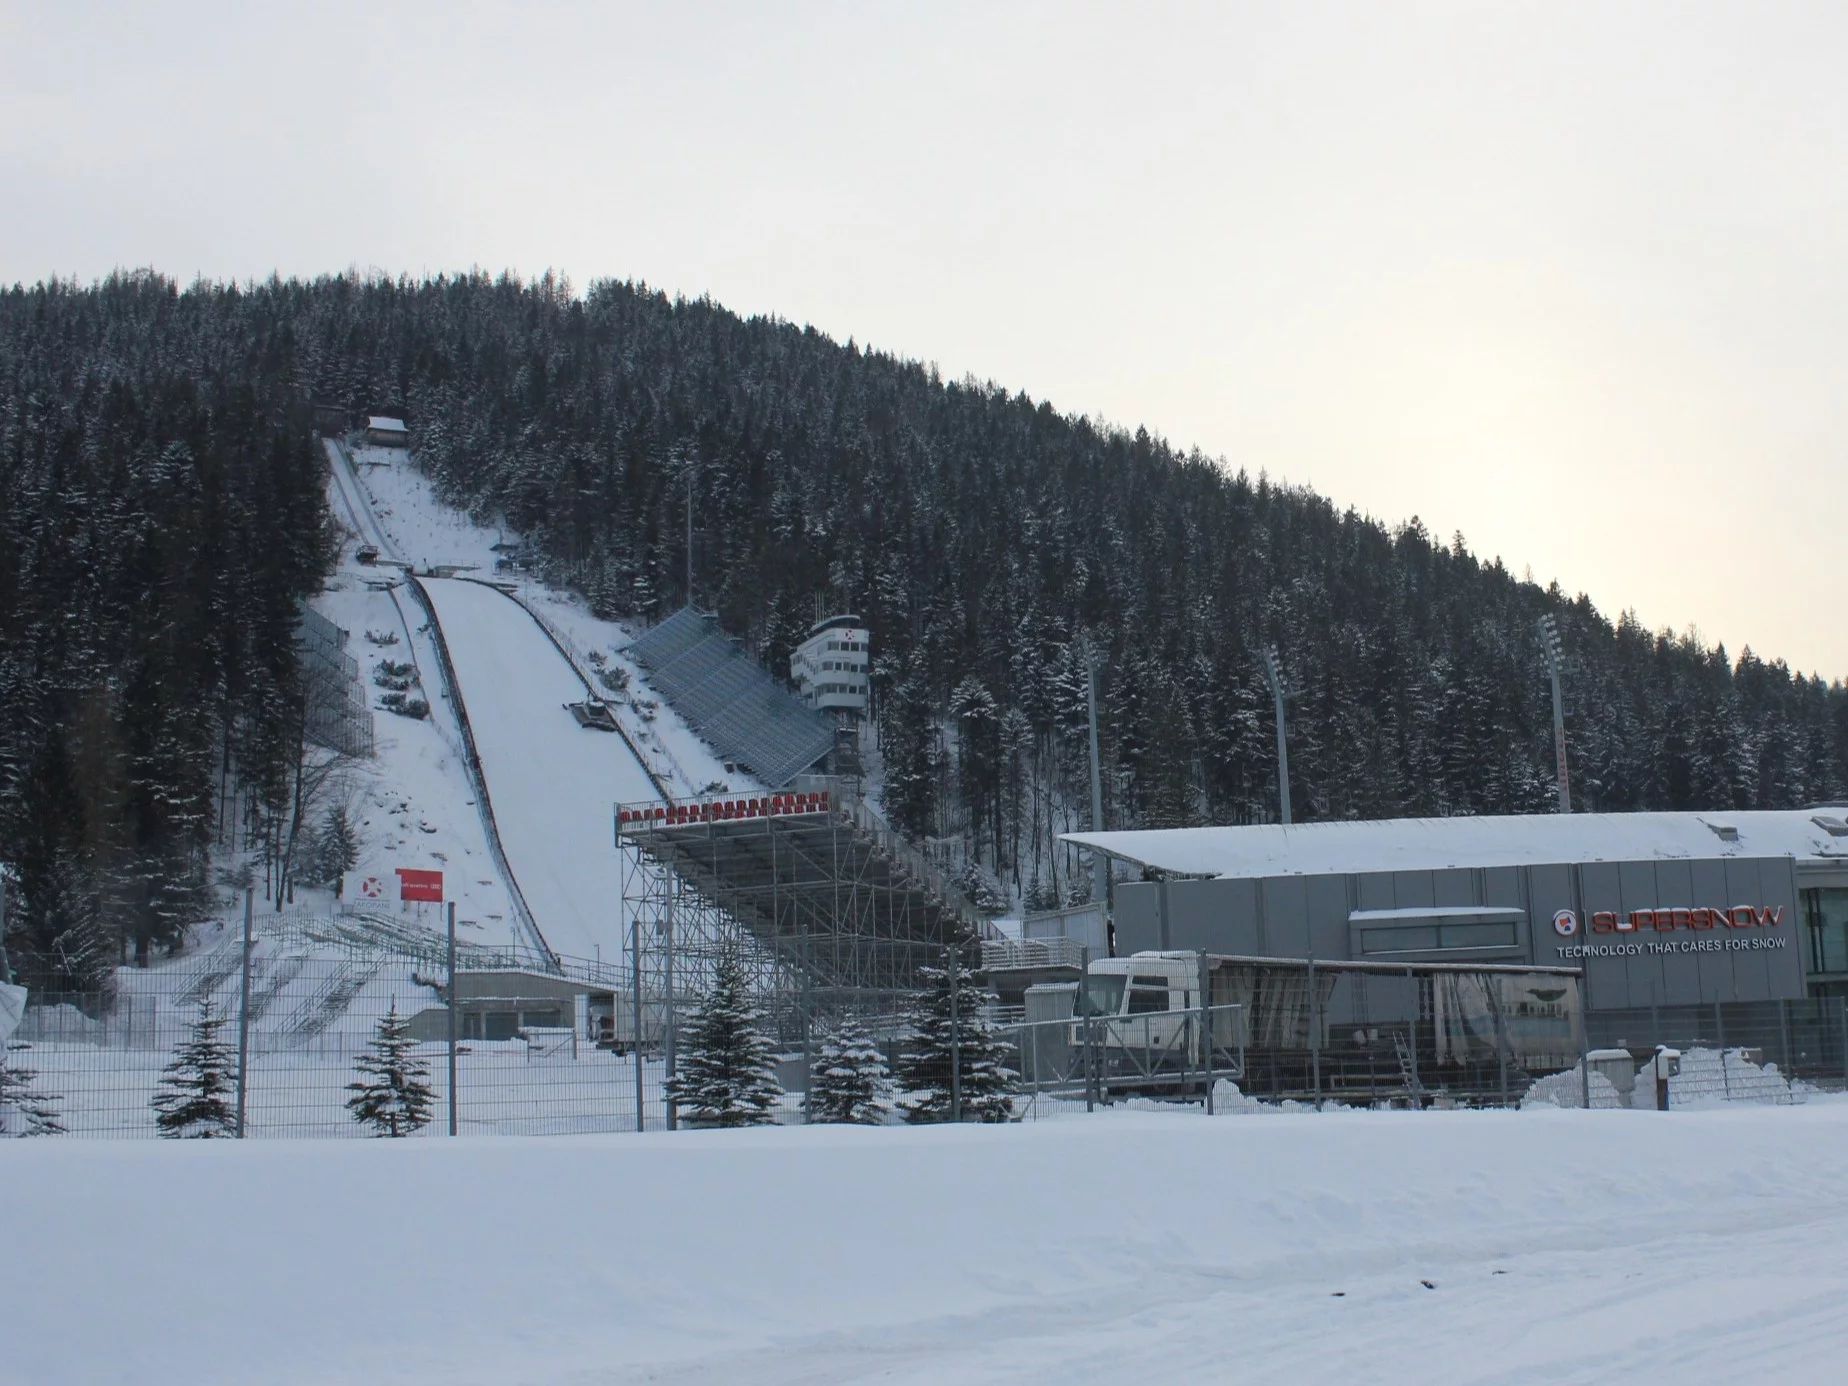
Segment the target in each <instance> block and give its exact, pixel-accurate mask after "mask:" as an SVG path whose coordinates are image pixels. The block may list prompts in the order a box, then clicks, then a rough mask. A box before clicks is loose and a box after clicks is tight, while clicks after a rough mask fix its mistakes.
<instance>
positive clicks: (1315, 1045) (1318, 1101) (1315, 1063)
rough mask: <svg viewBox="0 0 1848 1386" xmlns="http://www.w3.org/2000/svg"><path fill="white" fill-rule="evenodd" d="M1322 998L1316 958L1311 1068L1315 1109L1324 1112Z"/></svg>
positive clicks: (1311, 986) (1311, 978)
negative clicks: (1316, 987)
mask: <svg viewBox="0 0 1848 1386" xmlns="http://www.w3.org/2000/svg"><path fill="white" fill-rule="evenodd" d="M1321 1012H1322V998H1321V994H1320V993H1319V992H1317V991H1316V989H1315V958H1314V957H1313V956H1311V957H1310V959H1309V1066H1310V1067H1311V1068H1312V1069H1313V1070H1314V1072H1315V1109H1316V1110H1317V1111H1318V1112H1319V1111H1321V1110H1322V1014H1321Z"/></svg>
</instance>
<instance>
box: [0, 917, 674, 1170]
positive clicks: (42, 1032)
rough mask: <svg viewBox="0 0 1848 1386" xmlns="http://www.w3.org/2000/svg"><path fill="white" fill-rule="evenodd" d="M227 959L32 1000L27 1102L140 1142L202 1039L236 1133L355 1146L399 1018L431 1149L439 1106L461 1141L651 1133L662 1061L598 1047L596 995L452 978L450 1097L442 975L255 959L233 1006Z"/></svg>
mask: <svg viewBox="0 0 1848 1386" xmlns="http://www.w3.org/2000/svg"><path fill="white" fill-rule="evenodd" d="M237 952H238V950H236V949H233V950H232V951H231V954H230V957H229V959H227V958H226V956H225V953H224V952H223V950H215V951H214V952H212V953H208V954H207V955H205V957H203V958H202V959H200V960H199V961H198V963H197V964H196V965H195V966H194V967H193V968H190V969H172V970H163V971H160V972H155V973H151V974H149V975H147V976H146V977H145V978H134V977H129V978H125V979H124V982H123V990H122V991H121V992H119V993H118V994H117V995H116V996H114V997H112V998H106V997H103V996H100V995H70V996H50V995H41V996H35V997H32V998H31V999H30V1001H29V1004H28V1006H27V1008H26V1012H25V1015H24V1018H23V1020H22V1022H21V1024H20V1026H19V1028H18V1030H17V1031H16V1032H15V1034H14V1036H13V1039H12V1041H11V1043H10V1044H9V1045H8V1052H7V1054H6V1061H7V1064H8V1067H9V1068H11V1069H12V1070H13V1072H14V1073H15V1074H16V1075H18V1074H21V1073H28V1074H30V1075H31V1077H30V1079H29V1083H30V1087H31V1089H32V1090H33V1091H35V1092H36V1093H37V1094H39V1095H40V1097H41V1098H42V1099H44V1103H45V1104H48V1105H49V1107H50V1109H51V1110H53V1111H54V1112H55V1113H56V1118H57V1122H58V1124H59V1125H60V1126H62V1127H63V1128H64V1130H66V1131H68V1132H70V1133H72V1134H76V1135H89V1136H154V1135H158V1134H160V1133H159V1131H158V1129H157V1126H156V1122H155V1113H156V1109H155V1105H154V1104H155V1099H156V1097H157V1095H158V1094H159V1093H160V1092H161V1091H162V1085H163V1078H164V1077H165V1075H166V1072H167V1070H168V1068H169V1066H170V1065H172V1064H173V1063H174V1062H175V1060H176V1058H178V1057H179V1055H180V1053H181V1050H182V1048H183V1047H184V1046H186V1045H187V1044H188V1043H189V1041H192V1040H194V1039H196V1038H198V1037H199V1035H200V1028H201V1025H202V1023H203V1024H204V1025H206V1026H209V1027H210V1029H211V1033H212V1037H213V1039H214V1040H215V1041H216V1043H217V1045H218V1046H219V1051H218V1052H219V1055H220V1059H219V1063H220V1067H221V1068H222V1070H223V1072H224V1075H225V1081H226V1083H227V1093H226V1098H225V1101H226V1105H227V1107H232V1106H234V1105H235V1103H236V1100H237V1099H236V1089H237V1087H238V1085H239V1084H238V1079H239V1073H240V1070H241V1073H242V1087H243V1107H244V1113H245V1116H244V1122H245V1131H246V1134H248V1135H250V1136H302V1137H335V1136H361V1135H365V1134H368V1132H367V1130H366V1128H365V1127H363V1126H362V1125H361V1124H360V1123H359V1122H358V1121H357V1120H356V1119H355V1118H354V1115H353V1113H352V1112H351V1111H350V1110H349V1109H348V1105H347V1104H348V1101H349V1099H350V1098H351V1097H352V1095H353V1094H352V1092H351V1090H350V1085H352V1084H353V1083H355V1082H357V1081H359V1079H360V1076H361V1075H360V1074H359V1072H358V1069H357V1068H356V1065H357V1064H358V1062H359V1061H360V1060H361V1059H362V1058H363V1057H364V1056H366V1055H368V1054H370V1053H372V1052H373V1050H374V1045H375V1043H376V1042H377V1040H378V1036H379V1031H380V1025H381V1022H382V1021H384V1020H385V1019H386V1017H387V1016H388V1015H390V1014H391V1013H393V1012H394V1011H395V1012H396V1014H397V1015H398V1016H399V1017H400V1018H401V1019H403V1020H404V1021H405V1022H406V1023H407V1024H408V1027H409V1038H410V1040H411V1048H410V1057H411V1061H412V1062H413V1063H414V1064H416V1065H417V1066H418V1067H420V1068H421V1070H422V1077H423V1080H424V1081H425V1082H426V1083H427V1085H428V1087H429V1089H430V1090H431V1100H430V1102H429V1104H428V1106H429V1117H430V1121H429V1125H428V1126H427V1128H425V1129H426V1130H428V1131H429V1132H430V1133H432V1134H438V1133H442V1132H445V1131H447V1130H448V1125H449V1113H450V1106H451V1094H452V1091H453V1095H454V1112H455V1121H456V1127H457V1129H458V1130H459V1131H460V1132H464V1133H468V1132H499V1133H534V1134H537V1133H547V1132H565V1131H611V1130H633V1129H635V1128H636V1126H637V1112H638V1106H639V1110H640V1112H641V1115H642V1118H643V1124H645V1125H650V1126H658V1125H660V1124H661V1123H662V1122H663V1121H664V1119H665V1109H664V1106H663V1099H662V1094H661V1083H662V1079H663V1073H662V1061H661V1058H660V1057H659V1056H658V1055H643V1056H641V1058H640V1060H639V1063H640V1072H639V1073H638V1071H637V1064H638V1058H637V1055H636V1054H635V1053H634V1052H633V1047H632V1046H628V1045H624V1044H621V1043H619V1042H612V1038H611V1035H610V1026H609V1025H608V1024H607V1023H606V1018H607V1017H610V1015H611V1012H612V1010H613V1007H610V1006H608V1005H605V1004H600V1003H599V1002H598V1001H597V996H598V993H597V992H595V991H588V990H576V991H574V990H573V987H572V984H571V983H569V982H567V981H565V980H564V979H559V978H554V977H548V976H546V975H545V974H542V973H538V972H536V971H522V970H513V969H498V968H476V969H473V970H470V969H462V968H459V969H458V972H457V974H456V982H455V986H456V993H457V997H458V1005H457V1010H458V1015H457V1020H458V1027H457V1028H458V1035H457V1041H456V1045H455V1056H454V1068H453V1072H454V1074H455V1085H454V1088H453V1090H452V1089H451V1086H450V1073H451V1071H452V1070H451V1063H450V1045H449V1042H448V1031H449V1009H448V1007H447V1005H446V1004H445V1002H444V1000H443V993H444V990H445V989H446V987H447V984H448V979H447V977H446V976H445V975H444V974H443V973H440V972H439V973H437V974H436V975H435V976H431V975H430V974H429V973H427V972H425V971H422V970H420V969H419V968H418V966H417V965H416V964H414V963H409V962H405V961H402V960H398V959H391V958H383V957H376V956H375V957H372V958H366V957H362V956H355V957H353V958H350V959H341V958H334V957H326V956H321V957H288V956H278V955H268V954H266V953H264V952H263V951H261V950H257V951H256V952H255V954H254V956H253V959H252V968H251V977H250V985H249V991H248V1005H247V1006H246V1005H244V1004H243V996H244V994H245V993H244V990H243V986H242V978H241V973H240V970H239V969H238V967H237V966H236V964H237V962H238V957H237ZM470 961H471V962H473V961H475V960H470ZM227 963H228V966H227ZM131 988H132V989H131ZM240 1022H242V1023H240ZM240 1032H241V1038H242V1042H241V1043H240ZM599 1040H601V1043H600V1042H599ZM240 1053H241V1057H240Z"/></svg>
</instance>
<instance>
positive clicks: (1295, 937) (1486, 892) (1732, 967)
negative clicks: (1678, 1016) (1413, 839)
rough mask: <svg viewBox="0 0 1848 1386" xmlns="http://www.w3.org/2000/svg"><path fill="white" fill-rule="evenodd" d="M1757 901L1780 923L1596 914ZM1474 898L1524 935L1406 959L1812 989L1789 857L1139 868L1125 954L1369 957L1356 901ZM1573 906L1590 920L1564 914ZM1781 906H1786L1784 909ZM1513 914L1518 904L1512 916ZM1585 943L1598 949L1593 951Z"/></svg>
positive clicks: (1653, 990) (1616, 994)
mask: <svg viewBox="0 0 1848 1386" xmlns="http://www.w3.org/2000/svg"><path fill="white" fill-rule="evenodd" d="M1738 905H1749V906H1751V907H1752V908H1753V909H1755V910H1764V909H1769V910H1771V911H1772V912H1773V914H1774V915H1776V916H1777V917H1778V921H1779V922H1777V923H1776V924H1774V925H1771V926H1769V927H1753V928H1750V929H1730V928H1726V927H1724V926H1721V927H1717V928H1704V929H1696V928H1691V927H1687V925H1686V923H1685V922H1684V923H1683V924H1682V926H1681V927H1673V928H1664V929H1656V928H1653V927H1649V926H1645V927H1644V928H1643V929H1641V930H1637V931H1625V932H1608V933H1607V932H1598V931H1596V930H1595V929H1594V925H1593V916H1594V915H1596V914H1599V913H1604V912H1609V913H1611V914H1614V915H1616V916H1617V917H1618V918H1620V919H1625V920H1627V919H1628V918H1629V917H1630V916H1631V915H1633V914H1634V913H1635V912H1637V911H1654V910H1656V909H1658V908H1660V909H1664V910H1668V909H1677V908H1678V909H1682V910H1688V909H1694V908H1713V909H1731V908H1732V907H1734V906H1738ZM1471 906H1481V907H1486V908H1491V909H1495V908H1499V909H1502V910H1514V911H1518V914H1516V915H1515V916H1514V925H1515V935H1514V940H1515V941H1514V944H1513V946H1511V947H1509V948H1506V949H1497V950H1494V951H1484V952H1478V953H1471V954H1456V953H1449V952H1445V951H1442V950H1433V951H1429V952H1422V953H1403V954H1395V955H1394V960H1395V961H1406V962H1413V961H1424V962H1439V961H1462V960H1474V961H1480V962H1485V963H1511V964H1520V963H1533V964H1538V965H1541V966H1547V967H1583V968H1585V970H1586V974H1587V976H1586V992H1587V994H1588V1000H1589V1004H1590V1005H1591V1006H1592V1007H1593V1008H1594V1009H1599V1010H1604V1009H1610V1008H1613V1007H1622V1006H1649V1005H1679V1004H1685V1003H1690V1002H1701V1001H1758V1000H1768V999H1776V998H1780V997H1800V996H1802V995H1803V994H1804V967H1803V957H1804V951H1803V950H1804V941H1803V935H1802V917H1801V912H1800V911H1799V909H1798V904H1797V878H1796V866H1795V863H1794V862H1793V861H1792V859H1791V858H1789V857H1765V858H1741V857H1726V858H1720V857H1715V858H1707V859H1689V860H1682V861H1642V862H1560V863H1554V864H1548V865H1540V866H1524V867H1498V868H1488V869H1482V868H1468V869H1455V868H1451V869H1438V870H1429V871H1394V872H1377V873H1360V872H1356V873H1348V874H1339V875H1326V876H1302V875H1297V876H1270V877H1265V878H1262V879H1255V880H1208V881H1197V880H1195V881H1170V882H1162V883H1155V882H1138V883H1133V884H1125V885H1119V886H1118V887H1117V888H1116V916H1115V918H1116V943H1117V953H1118V954H1119V955H1123V954H1128V953H1133V952H1136V951H1137V950H1139V949H1145V948H1196V949H1205V950H1207V951H1208V952H1214V953H1244V954H1255V955H1258V956H1274V957H1297V958H1300V957H1307V956H1314V957H1317V958H1327V959H1331V960H1336V959H1340V960H1349V959H1357V958H1359V957H1360V956H1361V955H1360V953H1359V952H1358V939H1357V938H1356V936H1355V935H1356V931H1355V930H1354V929H1353V928H1351V927H1350V922H1349V916H1350V915H1351V914H1352V913H1353V912H1354V911H1356V910H1406V909H1411V908H1416V907H1424V908H1430V907H1449V908H1451V909H1453V910H1454V909H1462V908H1466V907H1471ZM1561 910H1570V911H1572V913H1573V916H1574V918H1575V919H1576V920H1577V922H1578V928H1577V932H1576V933H1573V934H1568V935H1562V934H1560V933H1559V932H1557V931H1556V929H1555V927H1554V916H1555V915H1556V914H1557V913H1558V912H1559V911H1561ZM1780 912H1781V913H1780ZM1502 918H1506V916H1502ZM1581 949H1589V950H1593V951H1592V953H1591V955H1590V956H1584V955H1582V954H1581V953H1580V951H1579V950H1581Z"/></svg>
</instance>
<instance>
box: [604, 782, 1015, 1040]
mask: <svg viewBox="0 0 1848 1386" xmlns="http://www.w3.org/2000/svg"><path fill="white" fill-rule="evenodd" d="M616 846H617V849H618V851H619V853H620V855H621V857H622V862H623V872H622V875H623V912H624V917H625V918H627V919H629V920H631V921H633V922H632V929H633V933H632V938H633V940H635V942H634V944H633V945H632V947H634V948H635V949H636V954H637V955H636V956H635V957H634V958H632V960H631V965H632V967H633V969H634V973H635V987H634V990H635V993H636V999H635V1005H636V1007H637V1009H638V1010H639V1011H640V1012H641V1013H642V1030H643V1035H644V1042H647V1040H648V1037H649V1035H650V1032H651V1031H653V1030H655V1029H656V1028H657V1027H658V1028H659V1029H661V1030H663V1031H664V1030H666V1029H667V1028H668V1025H669V1021H668V1018H667V1016H666V1015H664V1014H662V1012H663V1011H665V1010H666V1009H667V1008H666V1007H665V1006H664V1004H663V1003H664V1001H665V999H666V998H667V997H670V996H671V997H673V998H674V1005H673V1007H672V1010H673V1012H675V1013H684V1012H685V1011H686V1010H687V1009H689V1008H690V1006H691V1005H692V1004H693V1003H694V1001H695V998H697V997H698V996H699V995H701V994H702V993H703V992H704V990H705V987H706V984H707V981H708V979H709V978H710V976H711V970H712V967H713V964H714V962H715V961H716V959H717V958H718V956H719V955H720V954H721V953H722V952H724V951H727V950H730V951H732V952H733V953H734V955H735V956H736V957H737V958H738V960H739V961H740V963H741V964H742V965H743V967H744V969H745V972H746V976H747V980H748V982H749V984H750V986H751V989H752V991H753V992H754V994H755V996H756V999H757V1001H758V1003H759V1004H760V1005H762V1006H763V1007H764V1008H765V1009H766V1010H767V1011H768V1012H769V1013H770V1015H771V1017H772V1020H773V1024H774V1030H775V1033H776V1035H777V1037H778V1038H779V1040H780V1041H782V1042H784V1043H786V1044H791V1045H794V1044H798V1043H803V1042H806V1040H807V1038H808V1036H809V1033H810V1031H811V1028H812V1027H813V1025H814V1024H815V1021H816V1019H817V1018H818V1017H820V1018H822V1019H823V1020H824V1022H825V1021H826V1019H828V1018H831V1017H833V1016H837V1015H841V1014H846V1013H852V1014H854V1015H857V1016H860V1017H862V1018H867V1017H874V1016H880V1015H890V1014H895V1013H897V1012H898V1011H901V1010H903V1009H904V1007H905V1005H906V1003H907V1002H908V1000H909V999H910V997H912V996H913V995H914V994H915V993H916V991H917V990H918V988H919V986H920V983H921V979H920V975H919V969H920V968H924V967H936V966H942V965H943V964H944V961H945V957H946V949H947V948H948V947H950V946H951V945H953V944H956V943H959V942H962V941H966V940H968V939H970V938H984V937H992V936H993V933H994V929H993V926H992V925H991V924H989V923H988V921H987V920H986V919H984V918H983V917H982V916H981V915H980V914H979V913H978V912H977V911H976V910H975V909H974V907H973V906H972V905H971V904H970V903H969V902H968V900H967V899H966V898H965V897H964V896H963V894H962V892H961V891H959V890H958V889H957V888H956V887H955V886H954V885H953V884H952V883H951V882H950V881H949V879H948V878H947V877H945V876H944V875H943V873H942V872H941V871H940V870H938V869H937V868H936V867H934V866H932V865H931V864H930V863H929V862H928V861H926V860H925V859H924V857H923V856H922V855H921V854H920V853H918V852H917V851H916V850H915V849H913V848H911V847H910V846H909V844H907V843H905V842H904V840H903V839H902V838H900V837H899V836H898V835H897V834H896V833H894V832H893V831H892V830H891V828H890V827H889V826H887V825H886V824H885V822H884V820H883V819H882V818H880V817H879V815H878V814H877V812H876V811H874V810H873V808H872V807H871V805H869V804H867V803H865V801H864V800H862V799H860V798H858V797H857V796H855V795H854V794H852V793H851V791H850V787H849V786H848V785H846V784H845V783H842V782H834V783H832V784H831V787H830V788H828V789H825V790H811V791H806V792H801V793H778V794H764V795H757V796H748V797H740V796H736V795H720V796H716V797H706V798H700V799H693V800H683V801H675V802H670V803H667V804H661V803H659V802H654V803H645V804H621V805H618V806H617V809H616Z"/></svg>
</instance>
